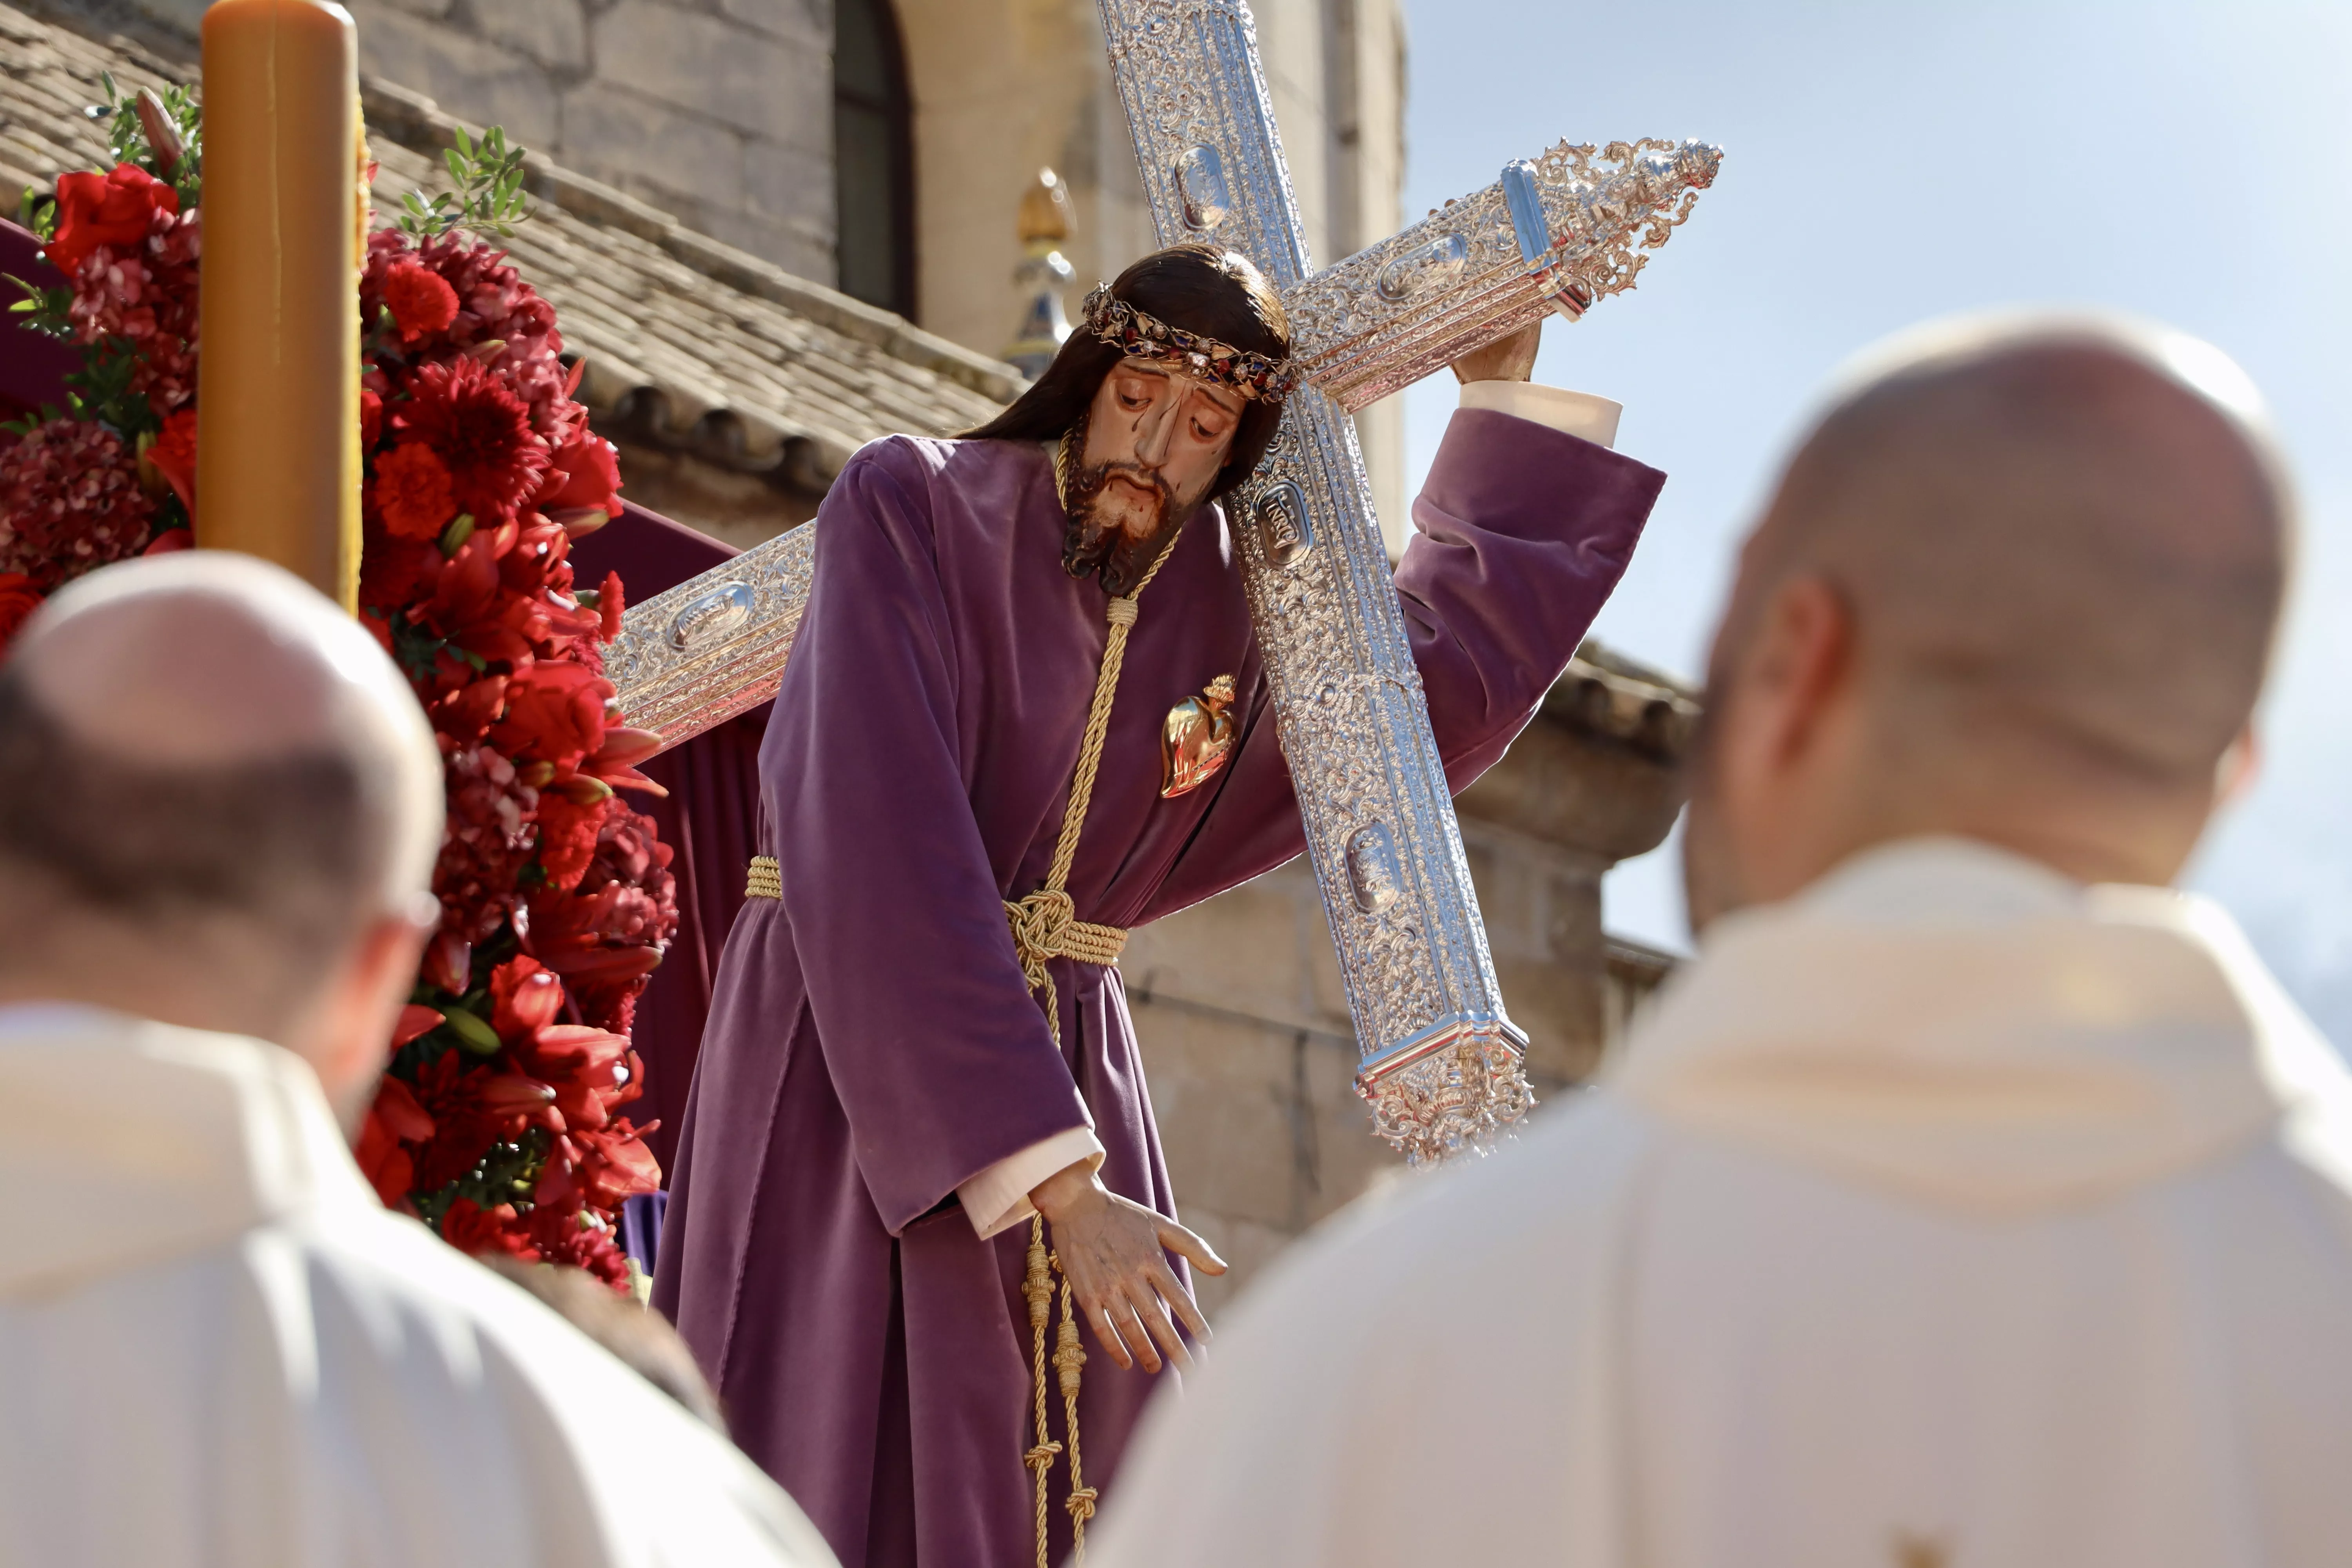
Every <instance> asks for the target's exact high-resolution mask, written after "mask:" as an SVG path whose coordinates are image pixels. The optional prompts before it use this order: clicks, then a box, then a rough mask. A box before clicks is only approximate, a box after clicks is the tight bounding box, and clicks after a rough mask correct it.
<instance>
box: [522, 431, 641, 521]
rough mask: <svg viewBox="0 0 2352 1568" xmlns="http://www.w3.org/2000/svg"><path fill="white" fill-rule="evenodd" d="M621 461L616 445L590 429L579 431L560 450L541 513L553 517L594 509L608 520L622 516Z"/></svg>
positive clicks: (542, 494)
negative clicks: (620, 495)
mask: <svg viewBox="0 0 2352 1568" xmlns="http://www.w3.org/2000/svg"><path fill="white" fill-rule="evenodd" d="M620 488H621V460H620V458H619V457H618V456H617V455H616V454H615V453H614V450H613V443H611V442H610V441H607V440H605V439H604V437H602V436H598V435H596V434H594V433H593V432H592V431H590V430H587V429H584V428H583V429H578V430H574V431H573V432H572V436H571V438H570V439H568V440H566V441H565V442H564V443H563V445H562V447H558V448H556V453H555V466H554V468H551V469H549V470H548V474H547V483H546V485H545V486H544V488H542V489H541V490H540V492H539V501H538V505H539V510H541V511H543V512H545V513H547V514H548V515H549V516H550V517H557V516H559V515H560V514H561V513H563V512H567V511H577V510H582V509H584V508H593V509H594V510H599V511H602V512H603V513H604V515H605V516H607V517H618V516H620V515H621V500H620V498H619V497H618V496H617V495H615V494H614V491H616V490H618V489H620Z"/></svg>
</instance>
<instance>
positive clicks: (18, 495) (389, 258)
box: [0, 79, 677, 1286]
mask: <svg viewBox="0 0 2352 1568" xmlns="http://www.w3.org/2000/svg"><path fill="white" fill-rule="evenodd" d="M106 89H107V94H108V100H109V101H108V103H107V105H106V106H104V107H103V108H102V109H100V110H95V111H93V112H95V113H99V114H103V115H105V116H106V117H107V119H108V124H109V132H110V135H109V142H110V148H109V150H110V154H111V159H110V162H111V163H112V167H111V168H110V169H109V170H107V171H104V172H84V173H75V174H65V175H62V176H60V177H59V179H58V184H57V189H56V193H55V195H53V196H50V197H47V198H46V199H36V198H35V196H34V195H33V194H32V193H27V196H26V205H25V208H24V216H25V217H26V220H27V224H28V226H30V227H32V228H33V229H34V230H35V232H36V233H37V234H38V235H40V236H41V237H42V238H43V239H44V240H45V241H46V242H47V246H46V254H47V257H48V258H49V259H50V260H51V261H52V262H53V263H55V264H56V266H57V267H58V269H59V270H60V271H61V272H63V273H64V274H65V276H66V278H67V279H68V282H67V283H66V284H65V285H63V286H61V287H58V288H55V289H38V288H36V287H34V286H32V285H30V284H26V285H24V286H23V287H24V289H25V292H26V299H24V300H22V301H20V302H19V303H17V304H16V305H15V306H14V307H13V309H14V310H16V311H17V312H19V314H20V317H21V318H22V319H25V320H27V321H29V322H30V323H31V324H32V325H33V326H34V327H35V328H37V330H40V331H46V332H49V333H51V334H53V335H55V336H58V337H60V338H63V339H66V340H68V341H69V342H73V343H75V344H77V345H79V348H80V350H81V353H82V358H83V364H82V368H81V369H80V370H79V371H78V372H76V373H75V374H73V375H71V376H69V377H68V392H67V403H66V405H65V406H64V407H62V408H50V409H44V410H42V411H41V415H40V416H39V417H37V418H35V419H31V420H27V421H26V422H25V423H23V424H21V425H19V426H12V427H10V430H11V433H12V434H13V435H14V436H15V437H16V439H15V440H14V442H13V443H12V444H10V445H7V446H5V447H0V646H5V642H6V640H7V638H8V637H9V636H10V635H11V634H12V633H13V631H14V630H15V627H16V624H17V623H19V622H21V620H22V619H23V617H24V616H25V615H26V614H28V613H29V612H30V610H31V608H32V607H33V606H34V605H37V604H38V602H39V600H40V599H41V598H42V597H43V596H45V595H47V594H49V593H50V592H53V591H54V590H55V589H56V588H57V587H58V585H59V584H63V583H66V582H68V581H70V580H71V579H72V578H74V577H76V576H79V575H80V574H83V573H85V572H89V571H91V570H93V569H95V568H97V567H99V566H101V565H104V564H106V563H109V562H111V561H119V560H121V559H124V558H125V557H127V556H130V555H134V554H138V553H142V552H156V551H160V550H168V549H174V548H185V547H186V545H187V544H188V542H190V537H191V528H192V526H193V523H194V519H195V517H196V516H197V509H198V505H199V500H200V498H199V497H198V496H197V495H196V493H195V434H196V421H197V418H198V414H199V411H198V409H197V407H196V402H195V398H196V376H195V363H196V354H197V352H198V344H197V341H196V288H197V258H198V256H199V254H200V252H201V247H202V228H201V212H200V208H199V198H200V196H201V194H202V185H201V146H200V141H199V137H200V126H199V121H198V115H197V110H196V107H195V105H194V101H193V100H191V99H190V98H189V96H188V95H187V93H186V92H185V91H184V89H172V90H170V91H168V92H166V93H165V94H163V95H162V96H161V97H158V96H157V95H155V94H152V93H142V94H140V95H139V96H138V97H137V98H136V99H126V98H124V97H123V96H122V95H121V93H120V91H119V90H118V89H116V87H115V84H114V83H113V81H112V80H111V79H108V81H107V83H106ZM448 162H449V166H450V173H451V178H452V183H453V185H454V186H455V194H454V195H440V196H437V197H436V198H435V199H434V200H433V201H431V202H429V203H428V202H426V201H425V200H423V199H422V198H419V197H415V196H412V197H410V198H409V199H408V202H407V204H406V211H405V212H404V215H403V216H401V218H400V219H399V222H398V223H397V225H396V226H394V227H391V228H385V229H380V230H378V231H376V232H374V233H373V234H372V235H371V236H370V237H369V240H368V247H367V256H366V265H365V268H364V271H363V273H362V277H361V278H360V279H359V280H358V288H359V290H360V317H361V321H362V332H363V338H362V390H361V395H360V401H361V409H362V416H361V424H362V429H361V444H362V450H363V452H364V454H365V472H366V478H365V489H364V492H363V515H364V522H365V529H366V538H365V546H364V551H363V553H362V563H361V574H360V608H361V616H362V624H363V625H365V626H367V627H368V629H369V630H370V631H372V632H373V634H374V635H375V637H376V638H377V640H379V641H380V642H382V643H383V646H384V647H385V649H386V650H387V651H388V652H390V653H391V654H392V656H393V657H394V658H395V659H397V660H398V661H399V663H400V666H401V668H403V669H404V670H405V671H406V672H407V673H408V676H409V678H410V679H411V681H412V682H413V683H414V685H415V690H416V694H417V697H418V700H420V701H421V702H422V703H423V704H424V706H425V712H426V714H427V716H428V717H429V719H430V720H431V721H432V724H433V729H434V732H435V734H436V736H437V737H438V739H439V742H440V746H441V753H442V757H443V760H444V763H445V766H446V778H447V787H448V814H449V816H448V831H447V837H446V838H445V840H444V841H443V845H442V849H441V856H440V861H439V864H438V866H437V867H436V870H435V874H434V888H435V891H436V894H437V895H438V897H439V899H440V901H441V913H442V918H441V924H440V927H439V929H438V930H437V931H436V933H435V934H434V936H433V938H432V941H431V942H430V944H429V945H428V947H427V949H426V952H425V961H424V964H423V967H422V972H421V973H420V974H419V975H418V977H417V984H416V988H415V992H414V993H413V994H412V996H411V999H410V1004H409V1005H408V1006H407V1007H406V1008H405V1009H404V1012H403V1013H402V1016H401V1018H400V1023H399V1026H398V1028H397V1030H396V1031H395V1033H394V1037H393V1039H392V1040H391V1041H390V1042H389V1050H390V1064H389V1068H388V1070H387V1071H386V1073H385V1076H384V1079H383V1087H382V1089H381V1090H380V1091H379V1093H378V1096H377V1098H376V1100H375V1103H374V1105H373V1108H372V1109H371V1110H370V1112H369V1115H368V1118H367V1121H366V1123H365V1126H364V1129H363V1131H362V1134H361V1138H360V1141H359V1146H358V1151H357V1152H358V1155H359V1159H360V1163H361V1165H362V1168H363V1169H364V1170H365V1171H366V1172H367V1174H368V1177H369V1179H370V1180H371V1181H372V1182H373V1184H374V1185H375V1188H376V1191H377V1192H378V1193H379V1194H381V1195H382V1196H383V1201H384V1202H385V1203H386V1204H388V1205H394V1206H395V1207H403V1208H406V1209H408V1210H410V1211H412V1212H414V1213H415V1214H416V1215H420V1216H421V1217H422V1218H424V1219H425V1222H426V1223H428V1224H430V1225H432V1226H434V1227H435V1228H436V1229H437V1230H438V1231H439V1232H440V1234H441V1235H442V1236H443V1237H445V1238H446V1239H447V1240H448V1241H449V1242H451V1243H452V1244H454V1245H456V1246H457V1247H462V1248H465V1249H466V1250H468V1251H473V1252H482V1251H492V1250H495V1251H502V1252H507V1253H510V1254H512V1255H514V1256H517V1257H520V1258H536V1259H544V1260H547V1261H551V1262H559V1263H566V1264H573V1265H577V1266H579V1267H582V1268H588V1269H591V1270H593V1272H595V1273H597V1274H598V1275H600V1276H601V1277H602V1278H604V1279H606V1280H607V1281H608V1282H611V1283H613V1284H614V1285H615V1286H624V1285H625V1284H626V1283H627V1282H628V1281H629V1278H630V1275H629V1266H628V1261H627V1259H626V1258H625V1257H624V1256H623V1254H622V1253H621V1251H620V1248H619V1247H618V1245H617V1240H616V1234H615V1231H616V1226H615V1216H616V1211H617V1209H618V1208H619V1206H620V1205H621V1204H622V1203H623V1202H624V1201H625V1199H627V1198H628V1197H630V1196H631V1195H633V1194H638V1193H646V1192H651V1191H653V1190H654V1189H655V1188H656V1186H657V1185H658V1184H659V1183H660V1177H661V1173H660V1170H659V1168H658V1167H657V1166H656V1163H655V1162H654V1159H653V1156H652V1154H651V1153H650V1152H648V1151H647V1150H646V1146H645V1144H644V1142H643V1141H642V1136H641V1134H642V1132H644V1131H651V1129H650V1128H646V1129H639V1128H637V1127H635V1126H634V1125H632V1123H631V1121H629V1119H628V1118H627V1117H626V1116H625V1115H623V1114H620V1110H621V1108H622V1107H623V1106H625V1105H627V1104H628V1103H629V1102H630V1101H632V1100H635V1099H636V1098H637V1097H638V1096H639V1094H640V1093H641V1092H642V1089H641V1084H640V1079H641V1078H642V1076H643V1068H642V1064H641V1063H640V1062H639V1060H638V1058H637V1055H636V1053H635V1050H633V1049H632V1048H631V1047H630V1043H629V1031H630V1026H631V1021H632V1015H633V1012H634V1009H635V1004H636V999H637V996H638V994H639V993H640V992H642V991H643V990H644V988H645V984H646V976H647V975H648V974H650V973H652V972H653V969H654V967H655V966H656V964H657V963H660V962H661V956H662V952H663V947H664V944H665V943H666V942H667V941H668V939H669V937H670V935H671V933H672V932H673V931H675V929H676V927H677V903H676V897H675V889H674V884H673V882H672V879H671V877H670V873H669V870H668V864H669V859H670V849H669V847H668V846H667V845H665V844H662V843H661V842H660V841H659V840H658V839H657V838H656V835H655V830H654V824H653V822H652V821H651V819H649V818H647V817H646V816H643V815H641V814H639V813H637V812H635V811H633V810H631V809H630V808H629V806H628V805H626V804H625V802H624V801H623V800H622V799H621V797H620V796H619V795H617V794H615V791H616V790H617V789H636V790H644V791H651V792H654V793H659V791H658V786H656V785H655V784H653V783H652V781H651V780H648V779H646V777H645V776H644V775H643V774H641V773H638V772H637V771H636V769H635V765H634V764H635V763H638V762H640V761H643V760H644V759H645V758H646V757H647V756H649V755H651V754H652V752H653V751H654V749H655V746H656V738H655V737H654V736H653V735H652V734H651V733H649V732H648V731H641V730H633V729H629V728H627V727H626V726H625V725H624V724H623V722H622V720H621V715H620V713H619V711H618V710H617V709H616V708H615V707H614V703H613V695H614V689H613V686H612V684H611V683H610V682H609V681H607V680H606V679H604V666H603V659H602V656H601V653H600V650H599V646H598V645H599V644H600V643H601V642H604V641H607V640H610V639H611V638H612V637H614V635H615V633H616V632H617V631H618V629H619V625H620V616H621V610H622V588H621V584H620V581H619V578H618V577H617V576H616V575H610V574H608V575H607V576H606V577H605V579H604V582H603V584H600V585H599V586H598V587H596V588H595V589H593V590H583V589H580V588H577V587H575V585H574V584H573V582H572V567H571V564H570V563H569V561H568V559H567V557H568V553H569V550H570V546H571V542H572V540H574V539H576V538H578V537H580V536H581V535H583V534H584V533H586V532H587V531H591V530H593V529H594V528H596V527H598V526H600V525H602V524H603V523H604V521H605V520H606V519H607V518H609V517H612V516H615V515H617V514H618V513H619V510H620V504H619V502H618V501H617V500H615V499H614V492H615V491H616V490H617V489H618V488H619V484H620V474H619V469H618V467H617V465H616V463H615V461H614V454H613V449H612V447H611V446H610V445H609V444H608V443H606V442H605V441H604V440H602V439H601V438H599V437H596V436H595V435H594V434H593V433H592V432H591V431H590V430H589V428H588V423H587V414H586V411H585V410H584V409H583V408H582V407H581V405H579V404H578V403H577V402H575V401H574V400H573V397H572V394H573V392H574V391H575V390H576V388H577V386H578V384H579V374H580V373H579V370H578V368H576V367H575V368H573V369H572V371H571V372H570V373H569V374H567V373H566V371H565V368H564V365H563V363H562V358H561V355H562V349H563V340H562V335H561V333H560V332H558V331H557V330H556V323H555V312H554V310H553V308H552V307H551V306H550V305H549V304H548V303H547V301H546V300H543V299H541V298H540V296H539V295H538V294H537V293H536V292H534V291H533V290H532V289H531V288H530V286H529V285H528V284H526V283H524V282H523V281H522V279H520V277H519V276H518V275H517V273H516V271H515V269H514V268H512V267H510V266H509V265H508V264H507V262H506V258H505V256H504V254H503V253H502V252H499V251H498V250H495V249H493V248H491V247H490V246H489V245H488V243H486V242H485V241H484V240H482V239H481V238H479V237H477V236H478V234H480V233H484V232H487V233H494V234H503V233H506V232H509V230H510V228H511V226H512V225H513V224H514V223H516V222H518V221H520V219H521V217H522V216H523V198H522V196H521V194H520V165H521V153H520V149H512V148H509V147H508V145H507V144H506V142H505V140H504V138H503V137H502V136H501V135H499V133H498V132H490V133H489V134H488V135H487V136H486V137H485V138H483V140H482V141H481V142H472V141H470V140H466V139H463V138H461V139H460V142H459V144H458V146H457V148H455V149H452V150H451V151H450V153H448ZM5 439H6V437H0V440H5Z"/></svg>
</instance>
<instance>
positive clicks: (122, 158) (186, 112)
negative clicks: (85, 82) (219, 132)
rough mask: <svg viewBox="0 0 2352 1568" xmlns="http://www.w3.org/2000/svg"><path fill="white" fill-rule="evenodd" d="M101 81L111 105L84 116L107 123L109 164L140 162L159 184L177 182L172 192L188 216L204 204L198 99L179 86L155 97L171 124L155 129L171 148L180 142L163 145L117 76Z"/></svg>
mask: <svg viewBox="0 0 2352 1568" xmlns="http://www.w3.org/2000/svg"><path fill="white" fill-rule="evenodd" d="M99 81H100V83H101V84H102V85H103V86H104V87H105V89H106V101H105V102H104V103H102V104H99V103H94V104H92V105H90V107H89V109H88V110H85V111H84V112H86V113H87V114H89V117H90V118H91V119H92V120H103V121H106V152H107V162H108V163H110V164H114V163H136V164H138V165H139V167H141V168H142V169H144V170H146V171H147V172H148V173H149V174H152V175H154V176H155V177H156V178H157V179H159V180H168V181H169V182H171V184H172V188H173V190H175V191H177V192H179V194H180V210H181V211H182V212H185V211H187V210H188V209H189V208H190V207H193V206H195V205H198V204H199V203H200V202H202V201H203V199H204V188H205V182H204V163H205V132H204V115H203V110H202V108H201V107H200V106H199V105H198V103H197V102H196V98H195V95H194V93H193V92H191V91H190V90H189V89H187V88H185V87H184V86H182V85H181V84H179V83H177V82H173V83H170V84H168V85H166V86H165V87H164V89H163V90H162V91H161V92H159V93H156V94H155V95H154V96H155V99H156V101H157V102H159V103H160V104H161V105H162V106H163V120H164V121H165V123H163V124H162V125H159V126H156V127H155V128H154V129H155V131H156V132H160V137H161V139H163V140H164V141H165V142H167V143H168V142H177V143H178V145H177V146H176V147H173V146H172V145H169V144H166V145H163V146H158V145H157V144H156V143H157V141H158V140H159V137H158V136H157V135H153V134H150V132H149V127H148V122H147V121H146V120H145V119H143V118H142V116H141V114H140V112H139V95H138V94H137V93H135V92H131V93H126V92H124V91H123V90H122V89H121V87H120V86H119V85H117V84H116V82H115V79H114V73H113V72H112V71H101V72H100V73H99Z"/></svg>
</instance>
